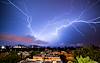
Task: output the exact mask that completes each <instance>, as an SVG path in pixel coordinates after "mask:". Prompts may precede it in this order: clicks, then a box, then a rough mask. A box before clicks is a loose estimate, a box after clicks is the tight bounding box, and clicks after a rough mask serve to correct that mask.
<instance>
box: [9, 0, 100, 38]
mask: <svg viewBox="0 0 100 63" xmlns="http://www.w3.org/2000/svg"><path fill="white" fill-rule="evenodd" d="M8 1H9V3H10V4H11V5H13V6H14V7H15V8H16V9H18V10H19V11H20V12H21V13H22V14H23V15H24V16H26V21H27V27H28V29H29V30H30V33H31V35H35V37H37V38H40V36H42V37H43V33H44V32H45V31H46V30H47V29H48V28H49V27H50V26H53V25H55V26H56V25H57V23H61V22H58V21H57V18H54V19H53V20H49V21H48V23H47V25H46V26H45V27H44V28H43V29H42V31H40V32H39V34H35V33H34V31H33V29H32V16H29V15H28V14H27V13H25V12H24V11H23V10H22V9H21V8H19V7H18V6H16V5H15V4H14V3H13V2H11V1H10V0H8ZM97 3H98V1H96V2H95V3H93V4H91V5H90V7H89V8H88V9H90V8H92V7H93V6H95V5H96V4H97ZM71 5H72V4H71ZM71 7H72V6H71ZM88 9H87V8H85V9H84V10H82V12H81V13H80V15H79V16H78V17H77V18H76V19H74V20H73V21H71V22H69V23H66V21H68V20H66V21H65V24H64V25H63V24H61V25H59V26H57V27H56V28H55V32H53V33H52V34H53V35H58V32H59V30H61V29H62V28H64V27H66V28H68V27H70V26H72V27H73V28H74V29H75V30H76V31H77V32H79V33H80V34H81V35H82V36H85V34H84V33H83V32H81V31H80V30H79V29H78V28H77V27H76V26H73V24H74V23H86V24H88V25H89V26H90V28H92V29H93V30H94V31H95V32H96V28H95V26H93V25H91V24H98V23H100V22H94V21H95V20H97V19H99V18H100V17H97V18H94V19H90V20H87V21H83V20H80V18H81V17H82V16H83V14H84V13H85V12H86V11H87V10H88ZM71 11H72V10H71ZM58 18H59V17H58ZM44 38H45V39H46V37H44Z"/></svg>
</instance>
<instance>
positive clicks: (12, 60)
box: [0, 51, 21, 63]
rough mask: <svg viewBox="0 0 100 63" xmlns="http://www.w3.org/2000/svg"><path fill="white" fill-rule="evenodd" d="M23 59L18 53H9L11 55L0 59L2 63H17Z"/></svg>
mask: <svg viewBox="0 0 100 63" xmlns="http://www.w3.org/2000/svg"><path fill="white" fill-rule="evenodd" d="M20 60H21V58H20V57H19V56H18V55H17V53H16V52H14V51H13V52H9V55H7V56H5V57H3V58H1V59H0V63H17V62H18V61H20Z"/></svg>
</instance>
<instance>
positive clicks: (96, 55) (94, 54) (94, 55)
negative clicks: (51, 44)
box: [74, 47, 100, 63]
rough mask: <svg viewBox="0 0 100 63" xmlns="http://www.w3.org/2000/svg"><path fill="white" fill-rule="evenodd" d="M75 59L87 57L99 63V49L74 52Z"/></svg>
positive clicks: (83, 49)
mask: <svg viewBox="0 0 100 63" xmlns="http://www.w3.org/2000/svg"><path fill="white" fill-rule="evenodd" d="M74 55H75V57H77V56H80V55H82V57H87V56H89V57H90V58H91V59H93V60H95V61H97V62H99V63H100V49H99V48H95V47H84V48H79V49H77V50H75V51H74Z"/></svg>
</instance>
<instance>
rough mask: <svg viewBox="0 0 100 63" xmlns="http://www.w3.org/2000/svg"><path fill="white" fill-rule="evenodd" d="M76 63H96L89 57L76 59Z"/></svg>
mask: <svg viewBox="0 0 100 63" xmlns="http://www.w3.org/2000/svg"><path fill="white" fill-rule="evenodd" d="M76 60H77V62H76V63H98V62H96V61H93V60H91V59H90V57H89V56H87V57H85V58H83V57H82V56H80V57H76Z"/></svg>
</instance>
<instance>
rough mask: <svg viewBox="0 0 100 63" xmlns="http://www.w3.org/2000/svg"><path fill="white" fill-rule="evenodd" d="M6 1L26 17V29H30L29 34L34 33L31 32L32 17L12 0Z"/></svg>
mask: <svg viewBox="0 0 100 63" xmlns="http://www.w3.org/2000/svg"><path fill="white" fill-rule="evenodd" d="M8 2H9V3H10V4H11V5H13V6H14V7H15V8H16V9H18V10H19V11H20V12H21V13H22V14H23V15H24V16H25V17H26V21H27V27H28V29H29V30H30V34H31V35H32V36H33V34H35V33H34V32H33V29H32V25H31V23H32V17H31V16H29V15H28V14H27V13H25V12H24V11H23V10H22V9H20V8H19V7H18V6H16V5H15V4H14V3H13V2H11V1H10V0H8Z"/></svg>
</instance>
